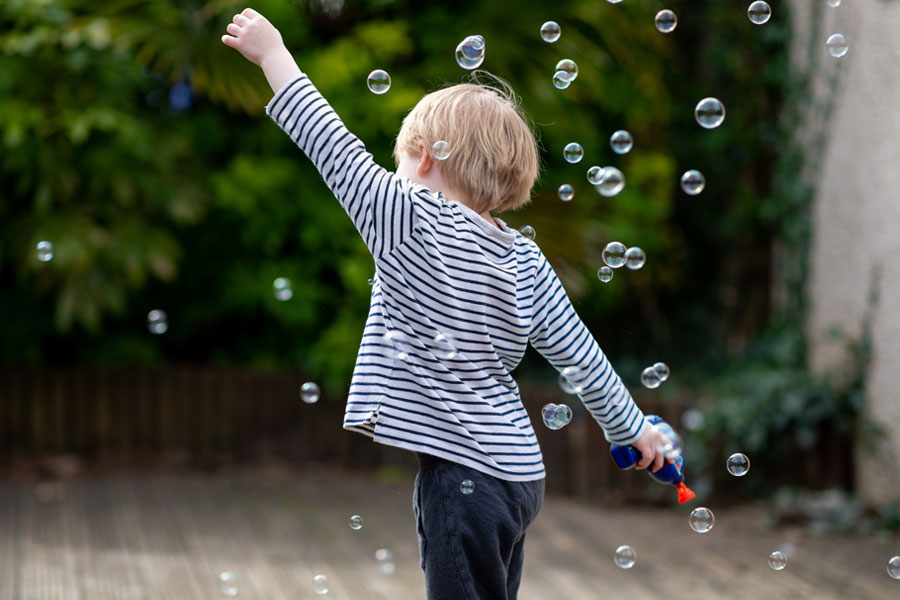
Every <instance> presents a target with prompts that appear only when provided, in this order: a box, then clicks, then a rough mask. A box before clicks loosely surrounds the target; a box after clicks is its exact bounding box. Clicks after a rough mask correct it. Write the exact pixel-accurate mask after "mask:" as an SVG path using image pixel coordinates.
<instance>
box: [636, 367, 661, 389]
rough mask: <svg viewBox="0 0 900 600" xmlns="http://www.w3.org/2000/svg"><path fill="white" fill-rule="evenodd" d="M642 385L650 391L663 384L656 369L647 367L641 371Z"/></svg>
mask: <svg viewBox="0 0 900 600" xmlns="http://www.w3.org/2000/svg"><path fill="white" fill-rule="evenodd" d="M641 383H642V384H644V387H645V388H647V389H648V390H655V389H656V388H658V387H659V386H660V384H661V383H662V379H660V378H659V373H657V372H656V369H654V368H653V367H647V368H646V369H644V370H643V371H641Z"/></svg>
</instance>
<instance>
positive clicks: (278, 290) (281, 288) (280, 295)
mask: <svg viewBox="0 0 900 600" xmlns="http://www.w3.org/2000/svg"><path fill="white" fill-rule="evenodd" d="M272 293H274V294H275V299H276V300H278V301H280V302H287V301H288V300H290V299H291V298H293V297H294V290H293V287H292V285H291V280H290V279H288V278H287V277H278V278H276V279H275V281H273V282H272Z"/></svg>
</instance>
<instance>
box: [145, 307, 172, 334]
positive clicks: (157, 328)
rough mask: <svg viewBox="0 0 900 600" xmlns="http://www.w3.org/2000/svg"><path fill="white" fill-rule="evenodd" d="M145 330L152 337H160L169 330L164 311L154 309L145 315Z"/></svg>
mask: <svg viewBox="0 0 900 600" xmlns="http://www.w3.org/2000/svg"><path fill="white" fill-rule="evenodd" d="M147 329H148V330H149V331H150V333H152V334H153V335H162V334H164V333H165V332H167V331H168V330H169V316H168V315H167V314H166V311H164V310H159V309H154V310H151V311H150V312H148V313H147Z"/></svg>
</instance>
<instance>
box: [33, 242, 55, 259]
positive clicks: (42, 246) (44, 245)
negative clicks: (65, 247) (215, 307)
mask: <svg viewBox="0 0 900 600" xmlns="http://www.w3.org/2000/svg"><path fill="white" fill-rule="evenodd" d="M35 254H36V255H37V259H38V260H39V261H41V262H50V261H51V260H53V244H52V243H51V242H48V241H47V240H43V241H40V242H38V243H37V246H35Z"/></svg>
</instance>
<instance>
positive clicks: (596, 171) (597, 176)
mask: <svg viewBox="0 0 900 600" xmlns="http://www.w3.org/2000/svg"><path fill="white" fill-rule="evenodd" d="M587 180H588V181H589V182H590V183H591V185H600V182H601V181H603V167H598V166H597V165H594V166H593V167H591V168H590V169H588V171H587Z"/></svg>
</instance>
